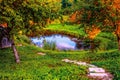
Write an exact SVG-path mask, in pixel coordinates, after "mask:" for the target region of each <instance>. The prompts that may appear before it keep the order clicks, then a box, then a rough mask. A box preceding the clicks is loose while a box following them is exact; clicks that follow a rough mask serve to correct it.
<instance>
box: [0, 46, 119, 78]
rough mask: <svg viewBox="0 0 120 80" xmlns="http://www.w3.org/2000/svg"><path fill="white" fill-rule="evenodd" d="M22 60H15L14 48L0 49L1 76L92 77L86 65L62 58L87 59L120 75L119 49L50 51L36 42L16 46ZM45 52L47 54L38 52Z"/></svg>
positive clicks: (116, 75)
mask: <svg viewBox="0 0 120 80" xmlns="http://www.w3.org/2000/svg"><path fill="white" fill-rule="evenodd" d="M17 49H18V51H19V55H20V59H21V63H20V64H16V63H15V62H14V55H13V53H12V51H11V49H9V48H8V49H2V50H0V80H90V79H88V77H87V76H86V75H87V67H85V66H78V65H75V64H70V63H64V62H62V61H61V60H62V59H64V58H68V59H71V60H78V61H85V62H88V63H92V64H95V65H97V66H99V67H103V68H105V69H106V70H107V71H109V72H111V73H112V74H113V75H114V77H115V78H114V80H119V79H120V75H119V74H120V67H119V66H120V53H119V52H118V51H117V50H109V51H100V52H97V53H89V51H50V50H43V49H41V48H38V47H35V46H30V45H28V46H22V47H18V48H17ZM38 52H43V53H46V55H45V56H41V55H39V54H37V53H38Z"/></svg>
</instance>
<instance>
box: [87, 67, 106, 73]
mask: <svg viewBox="0 0 120 80" xmlns="http://www.w3.org/2000/svg"><path fill="white" fill-rule="evenodd" d="M89 72H91V73H105V70H104V69H103V68H89Z"/></svg>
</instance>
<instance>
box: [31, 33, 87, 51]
mask: <svg viewBox="0 0 120 80" xmlns="http://www.w3.org/2000/svg"><path fill="white" fill-rule="evenodd" d="M31 40H32V42H33V43H34V44H35V45H37V46H39V47H43V46H44V41H46V42H49V43H51V42H53V43H55V45H56V48H57V49H59V50H78V49H79V50H81V49H85V46H84V44H83V42H82V40H78V39H77V38H71V37H68V36H65V35H60V34H54V35H50V36H42V37H39V38H38V37H34V38H31ZM86 49H87V48H86Z"/></svg>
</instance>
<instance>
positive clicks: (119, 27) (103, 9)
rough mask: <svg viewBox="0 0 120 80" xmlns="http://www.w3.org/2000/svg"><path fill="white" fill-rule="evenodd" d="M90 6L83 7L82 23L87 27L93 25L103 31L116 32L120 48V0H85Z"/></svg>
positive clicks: (90, 27) (89, 27)
mask: <svg viewBox="0 0 120 80" xmlns="http://www.w3.org/2000/svg"><path fill="white" fill-rule="evenodd" d="M84 2H85V3H86V4H88V6H84V7H83V9H82V14H81V15H82V17H80V21H81V23H83V24H85V26H86V27H85V28H87V29H88V30H90V29H92V26H93V25H96V28H99V29H100V30H101V31H106V32H115V34H116V37H117V40H118V45H119V50H120V6H119V5H120V1H119V0H84Z"/></svg>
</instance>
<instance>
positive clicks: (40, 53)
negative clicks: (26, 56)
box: [37, 52, 46, 56]
mask: <svg viewBox="0 0 120 80" xmlns="http://www.w3.org/2000/svg"><path fill="white" fill-rule="evenodd" d="M37 54H39V55H42V56H44V55H46V54H45V53H42V52H39V53H37Z"/></svg>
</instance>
